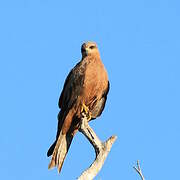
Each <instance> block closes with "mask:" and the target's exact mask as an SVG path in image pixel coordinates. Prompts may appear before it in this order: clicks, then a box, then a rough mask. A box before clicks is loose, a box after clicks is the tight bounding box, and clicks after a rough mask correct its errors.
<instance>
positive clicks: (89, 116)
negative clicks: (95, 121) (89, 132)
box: [81, 103, 92, 121]
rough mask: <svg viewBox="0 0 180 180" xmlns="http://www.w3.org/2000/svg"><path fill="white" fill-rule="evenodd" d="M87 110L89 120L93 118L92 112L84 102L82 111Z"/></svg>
mask: <svg viewBox="0 0 180 180" xmlns="http://www.w3.org/2000/svg"><path fill="white" fill-rule="evenodd" d="M83 112H85V114H86V116H87V120H88V121H90V120H91V118H92V115H91V112H90V111H89V108H88V107H87V106H86V105H85V104H84V103H83V104H82V107H81V113H83Z"/></svg>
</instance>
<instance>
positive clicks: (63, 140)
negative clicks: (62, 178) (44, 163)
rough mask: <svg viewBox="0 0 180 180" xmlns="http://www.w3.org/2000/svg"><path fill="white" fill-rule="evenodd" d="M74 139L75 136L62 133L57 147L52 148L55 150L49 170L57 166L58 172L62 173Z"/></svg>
mask: <svg viewBox="0 0 180 180" xmlns="http://www.w3.org/2000/svg"><path fill="white" fill-rule="evenodd" d="M72 139H73V135H70V134H62V132H60V134H59V137H58V140H57V142H55V143H56V144H55V147H54V146H53V145H52V146H51V147H52V148H54V151H53V154H52V159H51V162H50V163H49V166H48V169H51V168H53V167H55V166H57V168H58V172H60V171H61V168H62V165H63V163H64V159H65V157H66V154H67V152H68V150H69V147H70V144H71V142H72Z"/></svg>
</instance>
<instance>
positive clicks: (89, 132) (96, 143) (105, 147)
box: [78, 113, 117, 180]
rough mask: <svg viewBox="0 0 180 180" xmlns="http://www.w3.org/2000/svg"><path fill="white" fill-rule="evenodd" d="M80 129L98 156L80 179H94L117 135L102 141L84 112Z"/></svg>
mask: <svg viewBox="0 0 180 180" xmlns="http://www.w3.org/2000/svg"><path fill="white" fill-rule="evenodd" d="M79 131H80V132H81V133H83V135H84V136H85V137H86V138H87V139H88V141H89V142H90V143H91V144H92V146H93V148H94V150H95V153H96V158H95V160H94V162H93V163H92V164H91V165H90V166H89V168H88V169H86V170H85V171H84V172H83V173H82V174H81V176H80V177H79V178H78V180H92V179H93V178H94V177H95V176H96V175H97V174H98V172H99V171H100V170H101V168H102V166H103V164H104V162H105V160H106V158H107V155H108V154H109V152H110V150H111V147H112V145H113V143H114V142H115V140H116V139H117V136H111V137H110V138H109V139H108V140H106V141H105V142H102V141H101V140H100V139H99V138H98V137H97V135H96V133H95V132H94V131H93V129H92V128H91V127H90V126H89V124H88V119H87V116H86V114H85V113H82V118H81V124H80V127H79Z"/></svg>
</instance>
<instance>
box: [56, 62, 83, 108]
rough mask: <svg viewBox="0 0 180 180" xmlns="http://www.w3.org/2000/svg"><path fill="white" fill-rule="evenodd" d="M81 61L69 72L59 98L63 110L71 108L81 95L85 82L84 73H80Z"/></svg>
mask: <svg viewBox="0 0 180 180" xmlns="http://www.w3.org/2000/svg"><path fill="white" fill-rule="evenodd" d="M80 68H81V67H80V62H79V63H78V64H77V65H76V66H75V67H74V68H73V69H72V70H71V71H70V73H69V74H68V76H67V78H66V80H65V83H64V87H63V90H62V93H61V95H60V98H59V103H58V105H59V108H61V109H63V110H67V109H70V108H71V107H72V106H73V104H74V103H75V101H76V100H77V98H78V96H79V95H80V92H81V89H82V86H83V82H84V74H83V73H79V71H80Z"/></svg>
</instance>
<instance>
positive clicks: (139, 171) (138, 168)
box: [133, 160, 145, 180]
mask: <svg viewBox="0 0 180 180" xmlns="http://www.w3.org/2000/svg"><path fill="white" fill-rule="evenodd" d="M133 168H134V169H135V170H136V172H137V173H138V174H139V175H140V177H141V180H145V179H144V176H143V174H142V171H141V167H140V164H139V161H138V160H137V167H136V166H133Z"/></svg>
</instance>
